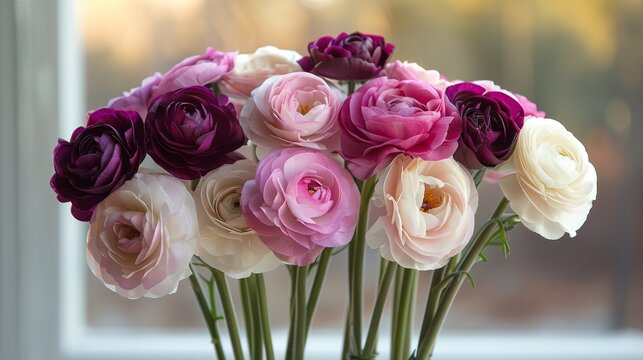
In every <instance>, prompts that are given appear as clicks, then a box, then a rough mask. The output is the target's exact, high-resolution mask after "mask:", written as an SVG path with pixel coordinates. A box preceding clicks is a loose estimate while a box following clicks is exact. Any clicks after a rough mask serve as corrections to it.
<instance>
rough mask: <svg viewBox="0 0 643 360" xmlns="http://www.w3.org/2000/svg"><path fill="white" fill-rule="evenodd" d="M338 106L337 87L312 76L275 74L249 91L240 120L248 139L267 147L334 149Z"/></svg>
mask: <svg viewBox="0 0 643 360" xmlns="http://www.w3.org/2000/svg"><path fill="white" fill-rule="evenodd" d="M341 105H342V95H341V93H340V92H339V90H337V89H335V88H333V87H331V86H329V85H328V84H327V83H326V82H325V81H324V79H322V78H320V77H318V76H316V75H313V74H310V73H305V72H295V73H291V74H286V75H276V76H272V77H270V78H269V79H268V80H266V81H265V82H264V83H263V84H261V86H260V87H258V88H257V89H255V90H254V91H253V92H252V97H251V98H250V99H249V100H248V103H247V104H246V105H245V106H244V108H243V111H242V112H241V116H240V121H241V126H242V127H243V130H244V132H245V133H246V135H247V136H248V138H250V140H252V141H253V142H254V143H255V144H257V145H259V146H261V147H265V148H268V149H270V150H274V149H278V148H283V147H293V146H297V147H307V148H312V149H319V150H325V151H335V150H337V149H339V137H338V136H337V132H338V130H339V127H338V125H337V115H338V113H339V109H340V107H341Z"/></svg>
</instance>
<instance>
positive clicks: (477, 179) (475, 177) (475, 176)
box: [473, 167, 487, 187]
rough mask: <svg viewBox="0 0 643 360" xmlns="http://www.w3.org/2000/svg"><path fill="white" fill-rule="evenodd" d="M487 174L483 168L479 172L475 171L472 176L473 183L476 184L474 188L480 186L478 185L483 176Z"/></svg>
mask: <svg viewBox="0 0 643 360" xmlns="http://www.w3.org/2000/svg"><path fill="white" fill-rule="evenodd" d="M486 173H487V168H486V167H483V168H482V169H480V170H476V171H475V173H474V174H473V181H474V182H475V184H476V187H478V186H480V183H481V182H482V180H483V179H484V175H485V174H486Z"/></svg>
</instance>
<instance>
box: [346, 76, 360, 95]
mask: <svg viewBox="0 0 643 360" xmlns="http://www.w3.org/2000/svg"><path fill="white" fill-rule="evenodd" d="M356 84H357V83H356V82H355V81H353V80H348V84H347V85H348V88H347V89H346V90H347V95H350V94H352V93H354V92H355V85H356Z"/></svg>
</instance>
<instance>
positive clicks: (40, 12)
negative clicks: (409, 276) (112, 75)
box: [0, 0, 643, 360]
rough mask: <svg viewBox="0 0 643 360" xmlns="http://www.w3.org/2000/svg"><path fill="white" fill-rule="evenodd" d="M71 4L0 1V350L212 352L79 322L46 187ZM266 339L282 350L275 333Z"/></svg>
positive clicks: (524, 339)
mask: <svg viewBox="0 0 643 360" xmlns="http://www.w3.org/2000/svg"><path fill="white" fill-rule="evenodd" d="M74 9H75V6H74V0H58V1H50V0H9V1H3V2H0V30H1V31H0V48H2V49H3V50H2V51H1V52H0V95H2V96H0V109H2V111H1V114H0V116H2V123H0V125H1V128H0V130H1V132H0V142H1V143H0V160H1V163H0V169H1V170H2V171H1V172H0V180H1V182H0V190H1V194H2V201H1V202H0V226H1V227H0V231H1V234H2V242H1V243H0V245H1V248H0V261H1V263H0V270H1V272H0V289H1V290H0V316H1V317H0V319H1V321H0V326H1V333H0V334H1V335H2V336H1V339H0V340H1V342H0V358H2V359H7V360H10V359H16V360H41V359H51V360H80V359H84V360H102V359H105V360H107V359H119V360H124V359H132V360H146V359H150V360H151V359H155V360H175V359H176V360H178V359H186V358H189V359H197V360H200V359H203V360H205V359H213V358H214V355H213V352H212V349H211V347H210V345H209V340H208V338H207V335H206V333H205V330H204V331H203V332H201V333H165V332H162V331H160V330H162V329H159V331H145V332H128V331H127V329H124V330H122V331H119V332H113V333H110V332H106V331H97V330H94V329H90V328H88V327H87V326H86V325H85V318H84V312H85V304H84V299H83V297H82V296H77V295H78V294H84V288H83V286H84V273H85V271H86V265H85V261H84V243H83V240H82V239H83V238H84V235H83V232H84V228H83V226H82V225H81V224H79V223H78V222H76V221H75V220H74V219H73V218H72V217H71V216H70V215H69V207H68V206H64V205H59V204H57V203H56V201H55V200H54V196H53V193H52V192H51V190H50V189H49V187H48V186H47V184H48V180H49V177H50V176H51V173H52V165H51V151H52V149H53V147H54V145H55V139H54V138H53V136H52V134H54V133H56V134H58V135H59V136H61V137H67V136H68V135H69V134H70V133H71V131H72V130H73V129H74V128H75V127H76V126H77V125H78V124H79V121H80V120H81V119H82V118H83V105H82V104H83V103H84V101H83V86H84V85H83V66H82V51H81V42H80V35H79V31H78V28H77V26H76V24H77V23H78V22H77V18H76V15H75V14H74ZM52 94H57V96H52ZM34 264H37V266H35V265H34ZM63 319H64V320H63ZM339 333H340V332H315V331H313V336H311V338H310V340H309V345H308V354H309V355H310V357H309V358H314V359H333V358H337V357H338V350H337V349H339V348H340V344H341V334H339ZM274 338H275V344H276V346H275V347H276V348H277V349H279V350H281V352H282V353H283V344H284V343H285V333H284V332H283V331H282V332H276V333H275V336H274ZM385 340H386V339H383V341H381V347H380V353H381V354H383V356H382V357H385V356H384V355H385V354H387V353H388V349H387V348H386V343H387V342H386V341H385ZM229 350H230V349H229V348H228V351H229ZM277 355H278V356H279V357H282V356H283V355H282V354H279V353H278V354H277ZM436 357H437V358H438V359H597V360H598V359H601V360H603V359H643V332H641V331H616V332H611V331H610V332H604V333H586V334H585V333H582V334H570V333H551V332H547V333H537V332H511V333H502V332H500V333H499V332H492V333H481V332H464V333H463V332H454V333H446V334H444V335H443V336H441V338H440V341H439V342H438V348H437V351H436Z"/></svg>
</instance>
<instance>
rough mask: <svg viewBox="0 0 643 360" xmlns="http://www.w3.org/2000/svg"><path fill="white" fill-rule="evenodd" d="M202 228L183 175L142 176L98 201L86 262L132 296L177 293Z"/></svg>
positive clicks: (107, 283)
mask: <svg viewBox="0 0 643 360" xmlns="http://www.w3.org/2000/svg"><path fill="white" fill-rule="evenodd" d="M198 238H199V231H198V225H197V217H196V210H195V207H194V200H192V195H191V194H190V192H189V191H188V190H187V188H186V187H185V185H184V184H183V183H182V182H181V181H180V180H178V179H176V178H174V177H171V176H168V175H162V174H137V175H135V176H134V178H132V179H131V180H129V181H127V182H126V183H125V184H124V185H123V186H121V187H120V188H119V189H118V190H116V191H115V192H113V193H112V194H110V195H109V196H108V197H107V198H106V199H105V200H103V202H101V203H100V204H98V207H97V208H96V210H95V212H94V215H93V216H92V219H91V223H90V227H89V232H88V233H87V264H88V265H89V268H90V270H91V271H92V273H93V274H94V275H95V276H96V277H97V278H98V279H99V280H101V281H102V282H103V283H104V284H105V286H106V287H107V288H109V289H110V290H112V291H115V292H116V293H118V294H119V295H121V296H124V297H126V298H129V299H137V298H140V297H149V298H157V297H161V296H165V295H168V294H171V293H174V292H175V291H176V288H177V286H178V283H179V281H180V280H182V279H184V278H186V277H188V276H189V275H190V269H189V263H190V259H191V258H192V256H193V255H194V253H195V251H196V246H197V241H198Z"/></svg>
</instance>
